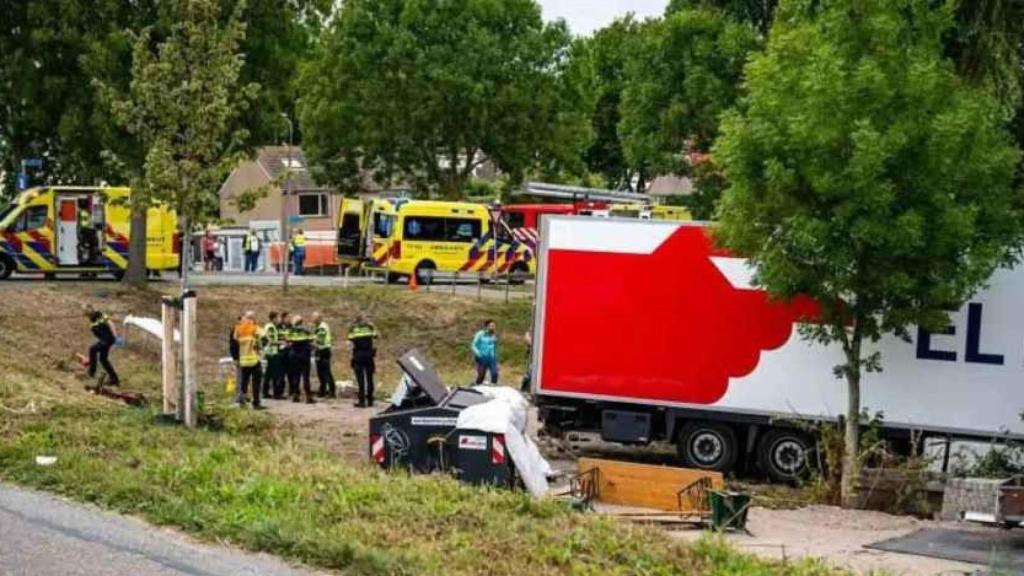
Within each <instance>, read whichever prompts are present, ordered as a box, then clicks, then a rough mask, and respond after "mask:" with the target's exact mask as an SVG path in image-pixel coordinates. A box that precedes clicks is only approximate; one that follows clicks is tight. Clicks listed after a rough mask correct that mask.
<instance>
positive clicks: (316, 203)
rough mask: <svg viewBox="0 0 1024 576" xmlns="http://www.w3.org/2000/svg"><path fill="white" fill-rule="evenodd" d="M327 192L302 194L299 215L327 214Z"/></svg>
mask: <svg viewBox="0 0 1024 576" xmlns="http://www.w3.org/2000/svg"><path fill="white" fill-rule="evenodd" d="M326 215H327V194H300V195H299V216H326Z"/></svg>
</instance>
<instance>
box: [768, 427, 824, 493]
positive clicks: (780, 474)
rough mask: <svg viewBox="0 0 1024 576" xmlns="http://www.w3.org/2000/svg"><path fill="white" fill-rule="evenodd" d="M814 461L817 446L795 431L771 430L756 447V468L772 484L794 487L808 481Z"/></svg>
mask: <svg viewBox="0 0 1024 576" xmlns="http://www.w3.org/2000/svg"><path fill="white" fill-rule="evenodd" d="M813 461H814V442H813V441H812V440H811V439H810V438H809V437H808V436H806V435H805V434H801V433H800V432H797V431H795V430H772V431H771V432H768V433H767V434H765V435H764V437H763V438H761V442H760V443H759V444H758V447H757V465H758V467H759V468H760V469H761V471H762V472H764V473H765V474H767V475H768V476H769V477H770V478H771V479H772V480H774V481H776V482H781V483H788V484H792V483H794V482H799V481H800V480H803V479H805V478H806V477H807V475H808V474H809V473H810V471H811V466H812V464H813Z"/></svg>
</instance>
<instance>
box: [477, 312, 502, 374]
mask: <svg viewBox="0 0 1024 576" xmlns="http://www.w3.org/2000/svg"><path fill="white" fill-rule="evenodd" d="M473 358H474V359H475V360H476V383H477V384H483V382H484V376H485V375H486V374H487V372H490V373H491V384H497V383H498V333H497V325H496V324H495V323H494V320H486V321H484V327H483V329H482V330H480V331H479V332H477V333H476V335H475V336H473Z"/></svg>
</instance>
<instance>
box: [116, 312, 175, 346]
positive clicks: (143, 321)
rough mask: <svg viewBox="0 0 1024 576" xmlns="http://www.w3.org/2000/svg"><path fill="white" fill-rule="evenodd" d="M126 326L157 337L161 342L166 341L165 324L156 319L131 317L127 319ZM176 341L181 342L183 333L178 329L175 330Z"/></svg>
mask: <svg viewBox="0 0 1024 576" xmlns="http://www.w3.org/2000/svg"><path fill="white" fill-rule="evenodd" d="M124 325H125V326H134V327H136V328H138V329H139V330H142V331H143V332H145V333H147V334H149V335H151V336H154V337H156V339H157V340H160V341H161V342H162V341H163V339H164V323H163V322H161V321H159V320H157V319H156V318H146V317H143V316H131V315H129V316H126V317H125V319H124ZM174 341H175V342H181V333H180V332H179V331H178V330H177V329H175V330H174Z"/></svg>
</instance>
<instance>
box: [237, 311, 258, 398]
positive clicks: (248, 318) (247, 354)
mask: <svg viewBox="0 0 1024 576" xmlns="http://www.w3.org/2000/svg"><path fill="white" fill-rule="evenodd" d="M259 332H260V329H259V326H257V325H256V314H255V313H253V312H252V311H251V310H250V311H248V312H246V313H245V315H244V316H242V319H241V320H240V321H239V322H238V324H235V332H234V338H235V341H237V342H238V366H239V367H240V368H241V370H242V379H241V381H239V383H238V386H239V388H238V390H239V392H240V394H239V395H238V398H239V402H238V404H239V405H240V406H241V405H244V404H245V395H246V394H247V393H248V391H249V385H250V384H251V385H252V407H253V408H256V409H257V410H259V409H261V408H262V406H261V405H260V384H261V380H262V376H263V374H262V370H261V368H260V334H259Z"/></svg>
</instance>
